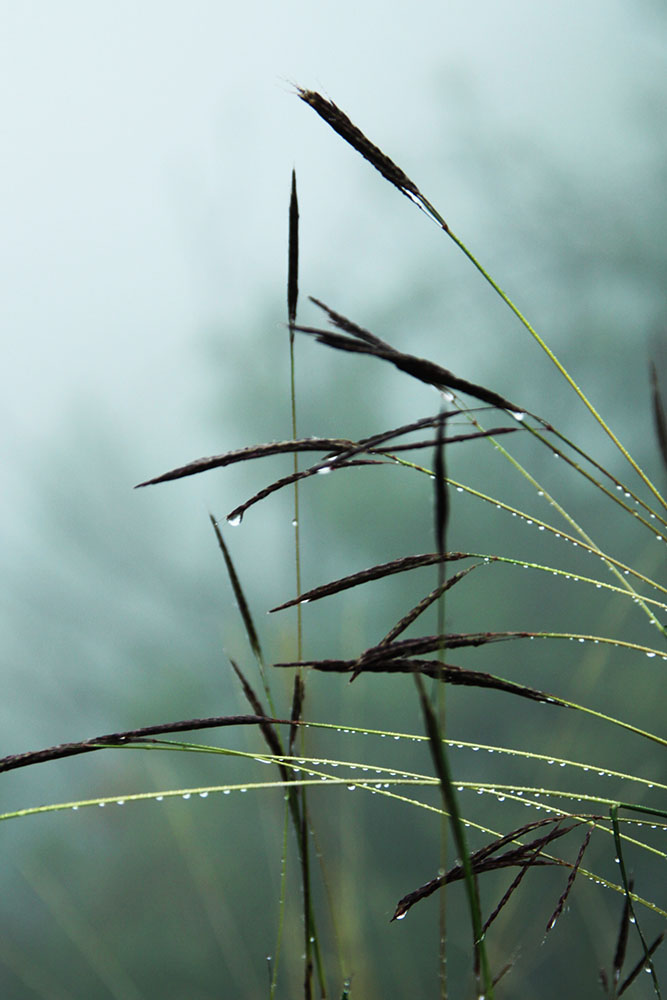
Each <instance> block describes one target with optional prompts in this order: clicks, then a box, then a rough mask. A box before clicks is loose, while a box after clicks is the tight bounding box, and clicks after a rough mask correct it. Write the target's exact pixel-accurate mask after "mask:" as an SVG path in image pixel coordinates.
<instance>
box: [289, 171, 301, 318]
mask: <svg viewBox="0 0 667 1000" xmlns="http://www.w3.org/2000/svg"><path fill="white" fill-rule="evenodd" d="M287 257H288V262H287V318H288V320H289V325H290V336H291V337H293V336H294V331H293V330H292V329H291V327H292V326H293V324H294V323H295V321H296V304H297V300H298V298H299V202H298V200H297V197H296V171H295V170H293V171H292V194H291V197H290V203H289V242H288V251H287Z"/></svg>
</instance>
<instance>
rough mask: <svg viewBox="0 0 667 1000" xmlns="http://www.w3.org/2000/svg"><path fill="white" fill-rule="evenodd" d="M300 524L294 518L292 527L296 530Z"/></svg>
mask: <svg viewBox="0 0 667 1000" xmlns="http://www.w3.org/2000/svg"><path fill="white" fill-rule="evenodd" d="M298 524H299V522H298V521H297V519H296V518H295V517H293V518H292V527H293V528H296V527H297V526H298Z"/></svg>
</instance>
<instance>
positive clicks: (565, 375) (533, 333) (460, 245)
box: [432, 209, 667, 508]
mask: <svg viewBox="0 0 667 1000" xmlns="http://www.w3.org/2000/svg"><path fill="white" fill-rule="evenodd" d="M432 211H433V212H434V214H435V216H436V218H437V220H438V221H439V222H441V223H442V225H443V228H444V229H445V232H446V233H447V235H448V236H449V237H450V238H451V239H452V240H453V241H454V243H455V244H456V245H457V247H458V248H459V249H460V250H462V251H463V253H464V254H465V255H466V257H467V258H468V260H469V261H470V262H471V263H472V264H474V266H475V267H476V268H477V270H478V271H479V273H480V274H481V275H482V277H483V278H485V279H486V281H488V283H489V284H490V285H491V287H492V288H493V290H494V291H495V292H497V294H498V295H499V296H500V298H501V299H502V300H503V302H504V303H505V304H506V305H507V306H509V308H510V309H511V310H512V312H513V313H514V315H515V316H516V317H517V319H518V320H519V321H520V322H521V323H522V324H523V325H524V326H525V328H526V329H527V330H528V332H529V333H530V335H531V336H532V337H533V338H534V339H535V340H536V341H537V343H538V344H539V345H540V347H541V348H542V350H543V351H544V353H545V354H546V355H547V357H548V358H549V360H550V361H551V363H552V364H553V365H555V367H556V368H557V369H558V371H559V372H560V374H561V375H562V376H563V378H564V379H565V380H566V382H568V384H569V385H570V387H571V388H572V389H574V391H575V392H576V394H577V396H579V398H580V399H581V401H582V403H583V404H584V405H585V406H586V407H587V409H588V410H589V412H590V413H591V414H592V416H593V417H594V418H595V419H596V420H597V422H598V423H599V425H600V427H601V428H602V429H603V431H604V432H605V434H607V435H608V437H610V438H611V440H612V441H613V442H614V444H615V445H616V447H617V448H618V450H619V451H620V452H621V454H622V455H623V457H624V458H625V459H626V461H628V462H629V463H630V465H631V466H632V468H633V469H634V470H635V472H636V473H637V475H638V476H639V477H640V479H641V480H642V481H643V482H644V484H645V485H646V486H647V487H648V489H649V490H650V491H651V493H653V495H654V496H655V497H656V499H657V500H658V501H659V502H660V503H661V504H662V506H663V507H665V508H667V501H666V500H665V499H664V497H663V496H662V495H661V494H660V492H659V491H658V489H657V488H656V487H655V486H654V485H653V483H652V482H651V480H650V479H649V478H648V476H647V475H646V473H645V472H644V471H643V470H642V469H641V468H640V467H639V465H638V464H637V463H636V462H635V460H634V458H633V457H632V455H631V454H630V452H629V451H628V450H627V449H626V448H625V447H624V446H623V444H621V442H620V441H619V439H618V438H617V437H616V435H615V434H614V432H613V431H612V429H611V428H610V427H609V425H608V424H607V423H606V422H605V420H604V419H603V418H602V416H601V415H600V414H599V413H598V411H597V410H596V409H595V407H594V406H593V404H592V403H591V401H590V400H589V399H588V397H587V396H586V394H585V393H584V392H583V390H582V389H580V387H579V386H578V385H577V383H576V382H575V381H574V379H573V378H572V376H571V375H570V373H569V372H568V371H567V369H566V368H565V366H564V365H562V364H561V362H560V361H559V360H558V358H557V357H556V355H555V354H554V352H553V351H552V350H551V348H550V347H549V345H548V344H547V343H546V342H545V341H544V340H543V339H542V337H541V336H540V335H539V333H538V332H537V330H536V329H535V328H534V327H533V326H532V324H531V323H529V322H528V320H527V319H526V317H525V316H524V315H523V313H522V312H521V311H520V309H519V308H518V307H517V306H516V305H515V304H514V302H512V300H511V299H510V297H509V295H507V293H506V292H504V291H503V289H502V288H501V287H500V285H499V284H498V283H497V282H496V281H494V279H493V278H492V277H491V275H490V274H489V272H488V271H487V270H486V268H484V267H483V266H482V264H481V263H480V262H479V261H478V260H477V258H476V257H475V255H474V254H473V253H472V252H471V251H470V250H469V249H468V247H467V246H466V245H465V243H464V242H463V241H462V240H460V239H459V237H458V236H457V235H456V234H455V233H453V232H452V231H451V229H450V228H449V227H448V226H447V224H446V223H445V221H444V219H442V218H441V217H440V216H439V215H438V214H437V213H436V212H435V209H432Z"/></svg>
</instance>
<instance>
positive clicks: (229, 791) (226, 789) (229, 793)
mask: <svg viewBox="0 0 667 1000" xmlns="http://www.w3.org/2000/svg"><path fill="white" fill-rule="evenodd" d="M222 794H223V795H231V788H224V789H223V791H222ZM285 797H287V796H285Z"/></svg>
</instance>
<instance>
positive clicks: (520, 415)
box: [512, 410, 526, 423]
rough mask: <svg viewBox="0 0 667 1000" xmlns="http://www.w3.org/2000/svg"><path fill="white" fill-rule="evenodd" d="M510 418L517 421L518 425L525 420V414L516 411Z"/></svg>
mask: <svg viewBox="0 0 667 1000" xmlns="http://www.w3.org/2000/svg"><path fill="white" fill-rule="evenodd" d="M512 416H513V417H514V419H515V420H518V421H519V423H522V422H523V421H524V420H525V419H526V414H525V413H522V412H521V410H518V411H517V412H516V413H513V414H512Z"/></svg>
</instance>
